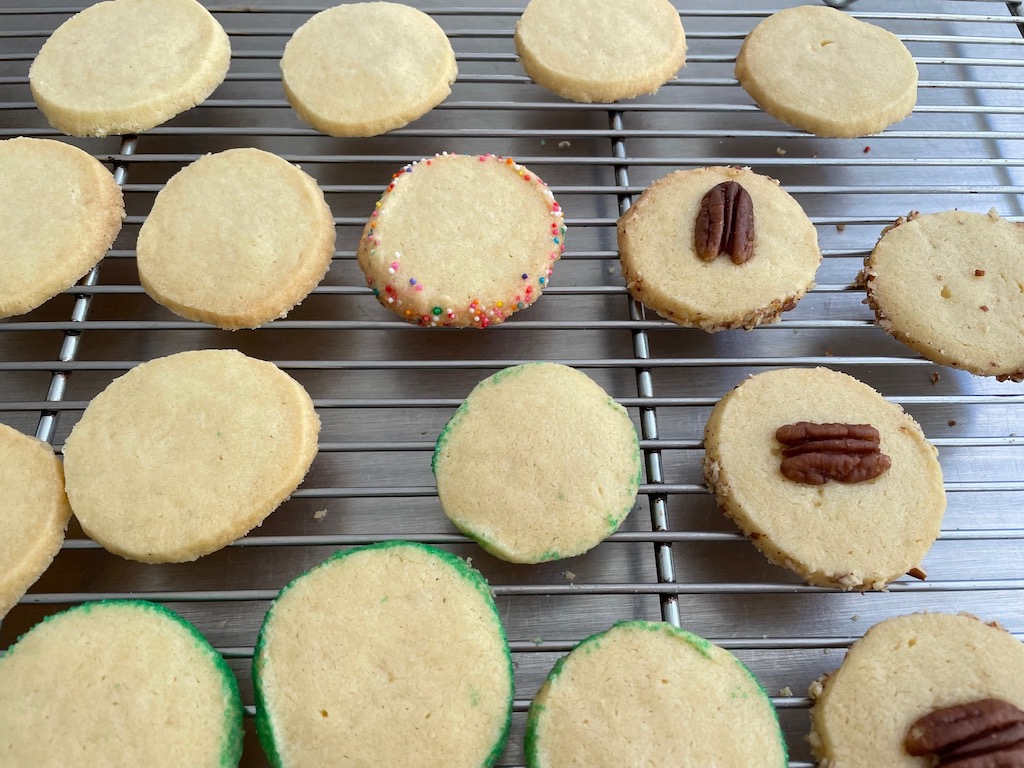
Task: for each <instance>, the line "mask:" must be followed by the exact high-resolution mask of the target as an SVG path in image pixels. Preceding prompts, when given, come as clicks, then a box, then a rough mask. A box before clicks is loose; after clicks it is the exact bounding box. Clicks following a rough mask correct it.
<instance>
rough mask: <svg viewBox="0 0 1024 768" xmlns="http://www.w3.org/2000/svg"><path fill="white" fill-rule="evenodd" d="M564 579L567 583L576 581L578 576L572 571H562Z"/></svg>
mask: <svg viewBox="0 0 1024 768" xmlns="http://www.w3.org/2000/svg"><path fill="white" fill-rule="evenodd" d="M562 578H563V579H565V580H566V581H574V580H575V579H576V574H575V573H573V572H572V571H562Z"/></svg>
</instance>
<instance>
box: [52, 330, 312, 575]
mask: <svg viewBox="0 0 1024 768" xmlns="http://www.w3.org/2000/svg"><path fill="white" fill-rule="evenodd" d="M319 430H320V420H319V418H318V417H317V415H316V412H315V411H314V410H313V402H312V401H311V400H310V399H309V395H308V394H306V390H304V389H303V388H302V385H301V384H299V383H298V382H297V381H295V380H294V379H293V378H291V377H290V376H288V374H286V373H284V372H283V371H282V370H280V369H279V368H278V367H277V366H275V365H274V364H273V363H267V362H264V361H262V360H254V359H253V358H251V357H246V356H245V355H243V354H241V353H240V352H236V351H234V350H205V351H200V352H182V353H179V354H176V355H171V356H170V357H162V358H157V359H156V360H151V361H150V362H148V363H143V364H142V365H139V366H137V367H135V368H133V369H132V370H130V371H129V372H128V373H126V374H125V375H124V376H121V377H120V378H118V379H115V380H114V381H113V382H111V383H110V385H109V386H108V387H107V388H106V389H105V390H103V392H101V393H100V394H99V395H97V396H96V397H95V398H94V399H93V401H92V402H91V403H90V404H89V407H88V408H86V409H85V413H84V414H83V415H82V418H81V420H80V421H79V422H78V423H77V424H76V425H75V427H74V429H73V430H72V431H71V435H70V436H69V437H68V439H67V442H66V443H65V445H64V474H65V478H66V484H67V492H68V499H69V501H70V502H71V508H72V510H74V513H75V517H77V518H78V522H79V523H81V525H82V530H84V531H85V532H86V533H87V534H88V535H89V536H91V537H92V538H93V539H95V540H96V541H98V542H99V543H100V544H102V545H103V546H104V547H105V548H106V549H108V550H110V551H111V552H113V553H115V554H118V555H121V556H122V557H126V558H129V559H132V560H141V561H142V562H147V563H161V562H185V561H189V560H195V559H196V558H198V557H201V556H202V555H206V554H209V553H210V552H214V551H215V550H218V549H220V548H221V547H223V546H225V545H227V544H229V543H231V542H232V541H234V540H235V539H237V538H238V537H240V536H242V535H244V534H245V533H247V532H248V531H249V530H251V529H252V528H253V527H254V526H257V525H259V524H260V523H262V522H263V520H264V518H266V516H267V515H269V514H270V513H271V512H272V511H274V509H276V508H277V506H278V505H279V504H280V503H281V502H282V501H284V500H285V499H286V498H288V496H289V495H290V494H291V493H292V491H294V490H295V489H296V488H297V487H298V485H299V483H301V482H302V478H303V477H304V476H305V474H306V472H307V470H308V469H309V467H310V464H312V462H313V458H314V457H315V456H316V451H317V436H318V434H319Z"/></svg>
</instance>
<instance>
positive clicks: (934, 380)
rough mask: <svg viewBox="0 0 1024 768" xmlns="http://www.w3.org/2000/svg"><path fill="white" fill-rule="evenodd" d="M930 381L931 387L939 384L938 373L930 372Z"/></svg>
mask: <svg viewBox="0 0 1024 768" xmlns="http://www.w3.org/2000/svg"><path fill="white" fill-rule="evenodd" d="M931 380H932V384H933V385H934V384H938V383H939V372H938V371H932V375H931Z"/></svg>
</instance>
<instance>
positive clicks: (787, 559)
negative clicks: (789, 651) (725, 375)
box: [704, 368, 946, 590]
mask: <svg viewBox="0 0 1024 768" xmlns="http://www.w3.org/2000/svg"><path fill="white" fill-rule="evenodd" d="M799 422H813V423H818V424H851V425H860V424H870V425H871V426H873V427H874V428H875V429H877V430H878V433H879V437H880V445H879V446H878V447H879V448H880V450H881V452H882V453H883V454H884V455H886V456H888V457H889V458H890V459H891V466H890V467H889V469H888V470H887V471H885V472H884V473H883V474H882V475H880V476H879V477H876V478H874V479H870V480H866V481H864V482H854V483H849V484H847V483H842V482H835V481H831V482H827V483H824V484H820V485H810V484H806V483H802V482H795V481H793V480H791V479H789V478H788V477H786V476H784V475H783V473H782V469H781V463H782V450H783V447H784V446H783V445H782V444H780V443H779V441H778V439H777V437H776V431H777V430H778V429H779V428H780V427H782V426H785V425H789V424H796V423H799ZM704 447H705V451H706V456H705V459H704V478H705V480H706V481H707V485H708V488H709V490H711V492H712V493H714V494H715V497H716V498H717V500H718V504H719V506H720V507H721V509H722V511H723V512H724V513H725V514H726V515H727V516H728V517H730V518H732V519H733V521H734V522H735V523H736V525H737V526H738V527H739V528H740V530H741V531H743V533H744V534H746V535H747V537H749V538H750V539H751V541H753V543H754V545H755V546H756V547H757V548H758V549H759V550H761V552H762V553H763V554H764V555H765V556H766V557H767V558H768V559H769V560H770V561H771V562H773V563H775V564H776V565H783V566H785V567H787V568H789V569H790V570H793V571H795V572H796V573H798V574H800V575H801V576H802V577H803V578H805V579H806V580H807V581H808V582H810V583H811V584H818V585H821V586H832V587H839V588H841V589H860V590H865V589H884V587H885V585H886V584H887V583H888V582H890V581H892V580H893V579H896V578H899V577H900V576H902V575H903V574H905V573H907V572H908V571H910V570H911V569H914V568H918V567H919V566H920V564H921V560H922V559H923V558H924V556H925V554H926V553H927V552H928V549H929V548H930V547H931V545H932V542H933V541H935V539H936V537H937V536H938V534H939V529H940V526H941V524H942V516H943V514H944V512H945V509H946V496H945V491H944V488H943V482H942V470H941V468H940V466H939V462H938V460H937V458H936V454H937V452H936V450H935V448H934V446H932V445H931V443H929V442H928V441H927V439H925V436H924V434H923V433H922V431H921V428H920V427H919V426H918V424H917V422H915V421H914V420H913V419H912V418H911V417H910V416H908V415H907V414H906V413H905V412H904V411H903V410H902V409H901V408H900V407H899V406H897V405H894V404H892V403H889V402H887V401H886V400H885V399H884V398H883V397H882V396H881V395H880V394H878V393H877V392H876V391H875V390H873V389H872V388H871V387H869V386H868V385H867V384H864V383H862V382H860V381H857V380H856V379H854V378H853V377H851V376H847V375H846V374H842V373H839V372H837V371H831V370H828V369H827V368H813V369H795V368H794V369H784V370H777V371H769V372H767V373H761V374H758V375H756V376H752V377H750V378H749V379H747V380H746V381H744V382H743V383H742V384H741V385H740V386H738V387H737V388H736V389H734V390H732V391H731V392H730V393H729V394H727V395H726V396H725V397H724V398H722V400H721V401H719V403H718V404H717V405H716V406H715V407H714V409H713V410H712V412H711V417H710V418H709V419H708V423H707V427H706V428H705V430H704Z"/></svg>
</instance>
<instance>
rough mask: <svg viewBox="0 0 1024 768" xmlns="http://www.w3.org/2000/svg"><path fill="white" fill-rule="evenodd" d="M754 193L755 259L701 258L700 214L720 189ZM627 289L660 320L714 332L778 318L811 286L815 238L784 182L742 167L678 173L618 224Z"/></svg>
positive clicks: (659, 183) (647, 193)
mask: <svg viewBox="0 0 1024 768" xmlns="http://www.w3.org/2000/svg"><path fill="white" fill-rule="evenodd" d="M729 182H735V183H736V184H739V185H740V186H741V187H742V188H743V189H744V190H746V192H747V193H748V194H749V197H750V201H751V203H752V214H753V243H752V249H753V250H752V255H751V256H750V257H749V259H748V260H747V261H746V262H744V263H742V264H736V263H733V260H732V259H730V258H728V257H724V256H720V257H718V258H714V259H712V260H710V261H705V260H704V259H702V258H701V257H700V256H699V255H698V252H697V247H696V241H697V235H698V229H699V224H698V215H699V214H700V212H701V210H702V208H703V207H704V199H705V196H706V195H709V194H710V193H711V191H712V190H713V189H714V188H715V187H717V186H718V185H720V184H723V183H729ZM618 241H619V256H620V259H621V262H622V274H623V277H624V278H625V280H626V287H627V288H628V289H629V292H630V294H632V296H633V298H635V299H636V300H637V301H639V302H641V303H642V304H644V305H645V306H647V307H650V308H651V309H653V310H654V311H655V312H657V313H658V314H659V315H661V316H662V317H664V318H666V319H667V320H671V321H672V322H674V323H678V324H679V325H685V326H696V327H699V328H702V329H703V330H705V331H709V332H713V331H720V330H725V329H728V328H735V327H743V328H752V327H754V326H755V325H759V324H761V323H770V322H774V321H776V320H778V318H779V316H780V315H781V314H782V312H784V311H786V310H789V309H792V308H793V307H794V306H795V305H796V303H797V302H798V301H799V300H800V299H801V298H802V297H803V296H804V294H805V293H807V291H809V290H810V289H811V288H812V287H813V286H814V275H815V272H817V270H818V265H819V264H820V263H821V252H820V251H819V250H818V236H817V232H816V231H815V229H814V225H813V224H811V221H810V219H808V218H807V215H806V214H805V213H804V212H803V209H802V208H801V207H800V204H799V203H797V202H796V200H794V199H793V198H792V197H791V196H790V195H789V193H787V192H786V191H785V190H784V189H782V187H781V186H779V183H778V182H777V181H775V180H774V179H771V178H769V177H767V176H761V175H759V174H756V173H753V172H752V171H750V170H747V169H743V168H722V167H716V168H699V169H696V170H693V171H676V172H675V173H671V174H669V175H668V176H665V177H663V178H661V179H659V180H658V181H656V182H654V184H652V185H651V186H650V187H649V188H648V189H647V190H645V191H644V193H643V194H642V195H641V196H640V199H639V200H637V202H636V203H635V204H634V205H633V206H632V207H631V208H630V209H629V210H628V211H626V213H624V214H623V215H622V217H621V218H620V219H619V223H618Z"/></svg>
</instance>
